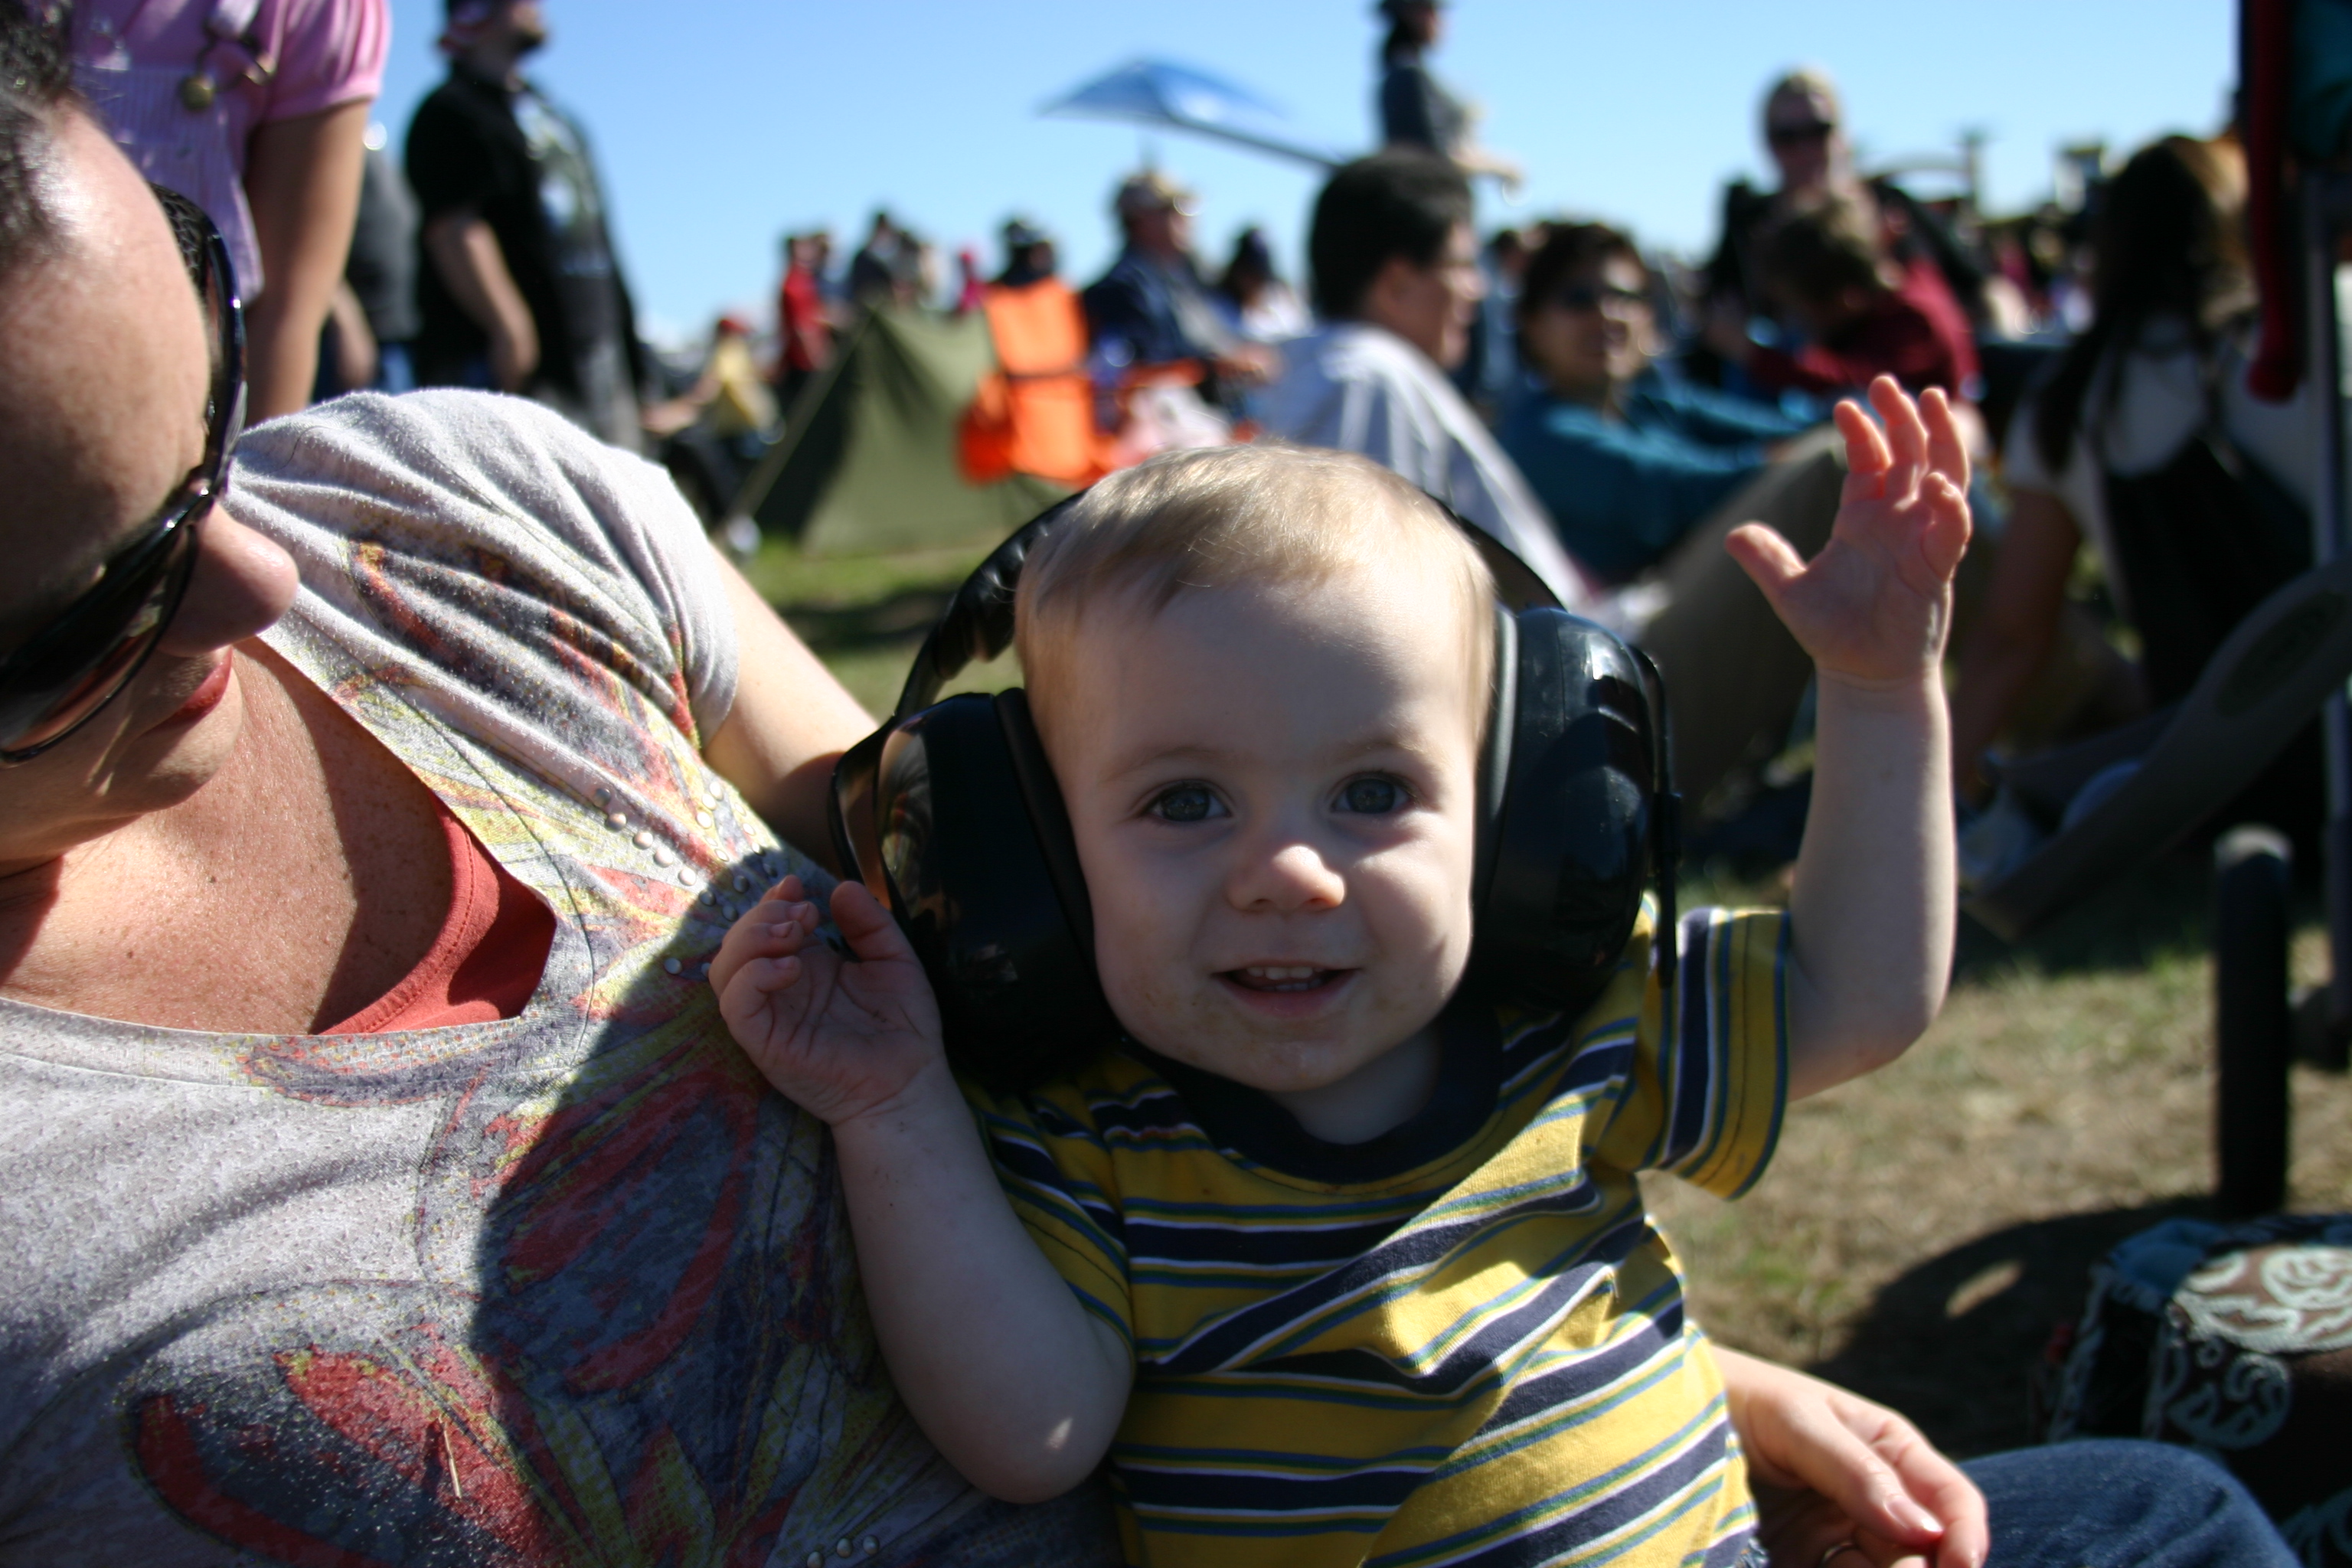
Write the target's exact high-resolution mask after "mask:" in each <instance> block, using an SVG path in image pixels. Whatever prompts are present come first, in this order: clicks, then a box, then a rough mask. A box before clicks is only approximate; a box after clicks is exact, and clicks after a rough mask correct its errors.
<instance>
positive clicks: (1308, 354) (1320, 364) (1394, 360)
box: [1282, 321, 1451, 398]
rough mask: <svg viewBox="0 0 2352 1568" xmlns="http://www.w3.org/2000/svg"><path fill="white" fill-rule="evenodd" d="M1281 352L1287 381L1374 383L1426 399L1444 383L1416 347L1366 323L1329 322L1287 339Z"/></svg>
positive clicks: (1393, 390)
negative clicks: (1305, 333) (1297, 336)
mask: <svg viewBox="0 0 2352 1568" xmlns="http://www.w3.org/2000/svg"><path fill="white" fill-rule="evenodd" d="M1282 356H1283V360H1284V363H1286V364H1287V365H1288V366H1289V367H1290V374H1289V375H1286V377H1285V378H1284V379H1285V381H1288V380H1289V379H1290V378H1291V377H1292V376H1297V377H1303V378H1306V379H1307V380H1310V381H1322V382H1333V383H1349V384H1357V385H1363V386H1376V387H1379V388H1381V389H1382V390H1385V391H1388V392H1391V394H1394V395H1411V396H1413V397H1417V398H1426V397H1428V396H1429V395H1431V389H1432V387H1433V386H1442V385H1444V383H1443V382H1442V381H1441V380H1440V378H1439V377H1437V376H1436V375H1435V374H1433V371H1432V367H1431V366H1430V364H1429V362H1428V360H1427V359H1425V358H1424V357H1423V355H1422V353H1421V351H1420V350H1418V349H1416V348H1414V347H1413V346H1412V344H1411V343H1408V342H1405V341H1404V340H1403V339H1402V338H1400V337H1398V336H1397V335H1396V334H1395V333H1394V332H1391V331H1385V330H1384V329H1382V328H1380V327H1376V326H1373V325H1371V324H1370V322H1367V321H1332V322H1329V323H1328V324H1326V325H1324V326H1321V327H1318V328H1317V329H1316V330H1315V331H1312V332H1309V333H1307V336H1305V337H1303V338H1294V339H1292V340H1291V341H1290V342H1286V343H1285V344H1284V345H1283V347H1282ZM1448 390H1451V389H1450V388H1449V389H1448Z"/></svg>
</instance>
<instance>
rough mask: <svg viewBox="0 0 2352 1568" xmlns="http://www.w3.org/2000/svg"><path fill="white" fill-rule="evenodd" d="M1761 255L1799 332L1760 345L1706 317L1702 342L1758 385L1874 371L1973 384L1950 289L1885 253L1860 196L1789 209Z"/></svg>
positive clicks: (1819, 390) (1810, 385)
mask: <svg viewBox="0 0 2352 1568" xmlns="http://www.w3.org/2000/svg"><path fill="white" fill-rule="evenodd" d="M1759 262H1760V268H1759V270H1760V271H1761V273H1762V279H1763V284H1764V288H1765V289H1766V291H1767V292H1768V293H1769V295H1770V296H1771V298H1772V300H1773V302H1774V304H1775V305H1777V306H1778V307H1779V308H1780V312H1781V314H1782V315H1783V316H1784V317H1785V318H1786V319H1787V320H1788V321H1790V322H1791V323H1792V324H1793V325H1795V326H1796V327H1797V328H1798V329H1799V330H1800V331H1801V332H1802V334H1803V337H1804V342H1802V344H1801V346H1799V347H1797V348H1795V349H1793V350H1784V349H1779V348H1767V347H1764V346H1762V345H1760V344H1759V343H1756V342H1752V341H1751V340H1749V338H1748V336H1747V334H1746V333H1745V332H1742V331H1736V330H1724V329H1722V328H1720V327H1719V326H1717V324H1715V323H1710V330H1709V332H1708V346H1709V347H1711V348H1713V349H1715V351H1716V352H1717V353H1720V354H1722V355H1723V356H1724V357H1725V358H1726V359H1728V360H1731V361H1733V362H1735V363H1738V364H1739V365H1740V366H1741V367H1742V368H1743V369H1745V370H1746V371H1747V373H1748V377H1749V379H1750V380H1752V381H1753V382H1754V383H1755V384H1757V385H1758V386H1759V387H1761V388H1763V389H1764V390H1765V391H1767V392H1783V391H1789V390H1795V391H1800V392H1810V393H1815V394H1819V395H1833V394H1837V393H1843V392H1848V391H1852V390H1853V389H1856V388H1859V387H1864V386H1867V385H1869V384H1870V382H1871V380H1872V378H1873V377H1875V376H1879V375H1891V376H1893V377H1894V378H1895V380H1896V381H1897V382H1900V383H1901V384H1903V386H1904V387H1905V388H1906V390H1908V391H1910V392H1912V393H1915V394H1916V393H1919V392H1923V391H1925V390H1926V389H1927V388H1928V387H1931V386H1935V387H1941V388H1942V389H1943V390H1944V391H1945V392H1946V393H1948V394H1949V395H1953V396H1955V397H1964V396H1968V395H1970V394H1971V393H1972V391H1973V389H1974V388H1975V386H1976V384H1977V356H1976V345H1975V342H1973V341H1972V339H1971V338H1970V336H1969V326H1968V321H1967V320H1966V318H1965V317H1964V316H1962V315H1961V313H1960V310H1959V308H1958V305H1957V304H1956V303H1955V302H1954V301H1953V300H1952V297H1951V292H1950V290H1949V289H1947V288H1945V287H1943V280H1942V279H1940V278H1929V277H1925V276H1922V270H1923V268H1924V269H1926V270H1928V271H1932V264H1928V263H1924V262H1923V263H1922V264H1921V266H1920V267H1918V268H1911V269H1907V270H1906V269H1905V268H1899V267H1897V266H1895V264H1894V263H1893V262H1892V261H1890V260H1889V259H1888V258H1887V256H1886V252H1885V247H1884V245H1883V243H1882V240H1881V237H1880V234H1879V228H1878V225H1877V222H1876V215H1875V214H1874V212H1873V211H1872V210H1871V209H1870V207H1869V205H1867V203H1866V201H1865V200H1864V198H1861V197H1858V196H1853V195H1832V196H1830V197H1827V198H1825V199H1822V200H1821V201H1818V202H1815V203H1812V204H1811V205H1807V206H1805V207H1803V208H1801V209H1800V210H1798V211H1797V212H1795V213H1792V214H1790V216H1788V217H1787V218H1784V219H1783V220H1781V221H1780V223H1779V224H1778V225H1776V226H1774V227H1773V229H1772V230H1771V232H1770V233H1769V235H1768V236H1766V237H1765V240H1764V244H1763V246H1762V247H1761V255H1760V258H1759Z"/></svg>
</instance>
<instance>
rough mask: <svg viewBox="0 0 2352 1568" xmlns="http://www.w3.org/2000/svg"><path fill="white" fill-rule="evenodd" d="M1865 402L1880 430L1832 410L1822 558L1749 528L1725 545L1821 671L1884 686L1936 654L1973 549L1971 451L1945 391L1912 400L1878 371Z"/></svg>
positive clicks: (1758, 527) (1850, 408) (1848, 412)
mask: <svg viewBox="0 0 2352 1568" xmlns="http://www.w3.org/2000/svg"><path fill="white" fill-rule="evenodd" d="M1870 402H1871V405H1872V406H1873V407H1874V408H1875V409H1877V410H1878V414H1879V417H1880V418H1882V419H1884V420H1885V423H1886V428H1885V430H1884V431H1883V432H1882V431H1881V430H1880V429H1879V427H1878V426H1876V425H1875V424H1874V423H1872V421H1871V418H1870V416H1868V415H1866V414H1864V412H1863V411H1862V409H1861V408H1860V407H1859V406H1857V405H1855V404H1853V402H1851V401H1848V402H1844V403H1841V404H1839V405H1838V406H1837V425H1838V429H1839V431H1840V432H1841V433H1842V434H1843V435H1844V437H1845V452H1846V467H1847V473H1846V479H1845V489H1844V493H1843V495H1842V496H1841V497H1840V498H1839V501H1838V512H1837V521H1836V524H1835V525H1834V527H1833V529H1832V532H1831V534H1830V542H1829V543H1828V544H1827V545H1826V546H1825V547H1823V549H1822V552H1821V553H1820V554H1819V555H1816V556H1814V557H1813V559H1812V560H1811V562H1810V563H1808V562H1806V561H1804V560H1802V559H1801V558H1800V557H1799V556H1798V554H1797V552H1796V551H1795V550H1794V549H1793V548H1791V547H1790V543H1789V542H1788V541H1787V540H1785V539H1783V538H1781V537H1780V535H1779V534H1778V533H1775V532H1774V531H1772V530H1770V529H1769V528H1767V527H1765V526H1764V525H1763V524H1762V523H1757V522H1751V523H1748V524H1745V525H1744V526H1742V527H1740V528H1738V529H1737V530H1735V531H1733V532H1732V535H1731V537H1730V539H1729V541H1728V542H1727V543H1728V547H1729V549H1730V551H1731V553H1732V555H1733V556H1734V557H1735V558H1736V559H1737V560H1738V562H1739V563H1740V565H1742V566H1743V567H1745V568H1747V570H1748V576H1750V577H1752V578H1754V579H1755V581H1756V585H1757V587H1759V588H1760V589H1762V590H1763V593H1764V597H1765V598H1766V600H1768V601H1769V603H1770V604H1771V606H1772V609H1773V612H1774V613H1775V614H1776V615H1778V616H1780V620H1781V624H1782V625H1784V626H1787V627H1788V628H1789V631H1790V635H1791V636H1793V637H1795V638H1796V639H1797V641H1798V643H1799V644H1800V645H1801V647H1803V648H1804V650H1805V651H1806V652H1807V653H1809V654H1811V655H1812V657H1813V662H1814V664H1815V665H1816V666H1818V667H1819V668H1820V670H1821V672H1822V675H1823V676H1825V677H1843V678H1844V679H1848V680H1851V681H1854V682H1856V683H1858V684H1862V685H1867V686H1885V685H1890V684H1895V683H1899V682H1906V681H1912V680H1916V679H1919V678H1920V677H1921V676H1922V675H1923V674H1924V673H1928V672H1932V671H1934V670H1936V669H1937V667H1938V666H1939V665H1940V663H1941V661H1942V659H1943V655H1944V640H1945V638H1946V637H1948V635H1949V633H1950V631H1951V620H1952V574H1953V572H1954V571H1955V570H1956V569H1957V568H1958V566H1959V563H1960V557H1961V556H1962V555H1963V554H1964V553H1966V552H1967V551H1968V547H1969V501H1968V491H1969V454H1968V447H1967V445H1966V444H1965V442H1964V441H1963V440H1962V438H1961V435H1960V428H1959V424H1958V420H1956V419H1955V418H1954V417H1953V415H1952V405H1951V404H1950V403H1949V402H1948V401H1947V400H1946V398H1945V396H1944V395H1943V394H1942V393H1941V392H1939V391H1937V390H1935V389H1933V388H1930V389H1929V390H1928V392H1927V395H1925V396H1924V397H1922V398H1921V399H1920V400H1919V401H1918V402H1917V403H1916V404H1915V403H1913V402H1912V401H1911V399H1910V398H1909V397H1908V396H1906V395H1905V394H1904V392H1903V389H1902V388H1900V387H1898V386H1897V385H1895V380H1894V378H1893V377H1892V376H1885V375H1882V376H1880V377H1879V378H1878V379H1877V380H1876V381H1874V382H1872V383H1871V384H1870Z"/></svg>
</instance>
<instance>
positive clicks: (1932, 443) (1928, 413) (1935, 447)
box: [1919, 386, 1969, 493]
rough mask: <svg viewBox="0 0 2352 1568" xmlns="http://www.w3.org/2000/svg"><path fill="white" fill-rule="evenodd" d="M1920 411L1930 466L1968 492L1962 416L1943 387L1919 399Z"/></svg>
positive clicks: (1931, 389)
mask: <svg viewBox="0 0 2352 1568" xmlns="http://www.w3.org/2000/svg"><path fill="white" fill-rule="evenodd" d="M1919 412H1920V413H1921V415H1922V416H1925V418H1926V420H1927V466H1928V467H1929V468H1933V469H1934V470H1935V471H1936V472H1937V473H1939V474H1941V475H1943V476H1944V477H1945V478H1946V479H1949V480H1951V481H1952V483H1954V484H1955V485H1958V487H1959V488H1960V489H1961V491H1962V492H1963V493H1965V492H1966V491H1967V489H1968V488H1969V442H1968V437H1966V436H1965V435H1963V434H1962V433H1961V431H1960V416H1958V414H1956V413H1954V412H1953V411H1952V400H1951V399H1950V398H1948V397H1947V396H1945V395H1944V389H1943V388H1942V387H1940V386H1931V387H1929V388H1928V389H1927V391H1926V393H1924V394H1922V395H1921V396H1920V398H1919Z"/></svg>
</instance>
